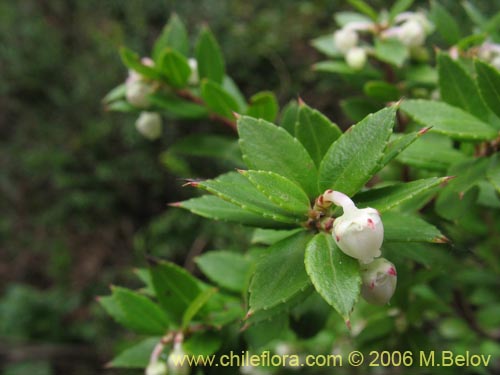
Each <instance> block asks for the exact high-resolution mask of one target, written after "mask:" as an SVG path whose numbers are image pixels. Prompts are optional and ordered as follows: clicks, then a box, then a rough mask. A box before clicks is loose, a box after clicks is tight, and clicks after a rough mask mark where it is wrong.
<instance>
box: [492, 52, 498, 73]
mask: <svg viewBox="0 0 500 375" xmlns="http://www.w3.org/2000/svg"><path fill="white" fill-rule="evenodd" d="M491 65H492V66H493V67H495V68H497V69H498V70H500V55H497V56H495V57H494V58H493V60H491Z"/></svg>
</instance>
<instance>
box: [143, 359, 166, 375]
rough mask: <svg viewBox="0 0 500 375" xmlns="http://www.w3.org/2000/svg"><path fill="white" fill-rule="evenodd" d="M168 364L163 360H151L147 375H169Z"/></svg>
mask: <svg viewBox="0 0 500 375" xmlns="http://www.w3.org/2000/svg"><path fill="white" fill-rule="evenodd" d="M167 373H168V370H167V365H166V364H165V363H164V362H162V361H156V362H151V363H150V364H149V365H148V367H146V371H145V372H144V374H145V375H167Z"/></svg>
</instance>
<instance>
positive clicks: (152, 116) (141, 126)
mask: <svg viewBox="0 0 500 375" xmlns="http://www.w3.org/2000/svg"><path fill="white" fill-rule="evenodd" d="M135 127H136V129H137V131H138V132H139V133H141V134H142V135H143V136H144V137H145V138H147V139H149V140H151V141H154V140H155V139H158V138H159V137H160V136H161V130H162V129H161V128H162V126H161V116H160V115H159V114H158V113H156V112H141V114H140V115H139V118H138V119H137V121H136V122H135Z"/></svg>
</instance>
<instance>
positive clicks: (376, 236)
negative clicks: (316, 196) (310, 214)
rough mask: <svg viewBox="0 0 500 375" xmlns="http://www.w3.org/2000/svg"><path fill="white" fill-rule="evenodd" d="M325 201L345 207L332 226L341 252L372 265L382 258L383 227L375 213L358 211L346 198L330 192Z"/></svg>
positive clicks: (373, 211) (325, 195)
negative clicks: (379, 257)
mask: <svg viewBox="0 0 500 375" xmlns="http://www.w3.org/2000/svg"><path fill="white" fill-rule="evenodd" d="M323 200H324V201H330V202H332V203H334V204H335V205H337V206H342V209H343V210H344V213H343V215H342V216H340V217H338V218H336V219H335V221H334V222H333V229H332V235H333V239H334V240H335V243H336V244H337V246H338V247H339V248H340V250H342V252H344V253H345V254H347V255H349V256H351V257H353V258H356V259H358V260H359V261H360V262H361V263H370V262H371V261H373V259H374V258H376V257H378V256H380V254H381V252H380V247H381V246H382V242H383V241H384V226H383V224H382V219H381V218H380V214H379V212H378V211H377V210H376V209H374V208H370V207H367V208H362V209H359V208H357V207H356V206H355V205H354V203H353V201H352V200H351V199H350V198H349V197H348V196H347V195H345V194H343V193H340V192H338V191H333V190H327V191H326V192H325V193H324V194H323Z"/></svg>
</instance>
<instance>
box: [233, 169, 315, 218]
mask: <svg viewBox="0 0 500 375" xmlns="http://www.w3.org/2000/svg"><path fill="white" fill-rule="evenodd" d="M240 173H241V174H243V176H245V177H246V178H248V180H249V181H250V182H251V183H252V184H253V185H254V186H255V187H256V188H257V190H259V191H260V192H261V193H262V194H264V195H265V196H266V197H267V198H268V199H269V200H270V201H271V202H273V203H274V204H277V205H278V206H279V207H281V208H282V209H284V210H285V211H288V212H290V213H291V214H293V215H294V216H296V217H298V218H302V219H306V217H307V213H308V212H309V210H310V208H311V207H310V203H309V198H308V197H307V194H306V193H305V192H304V190H302V188H301V187H300V186H298V185H297V184H295V182H292V181H290V180H289V179H287V178H285V177H283V176H281V175H279V174H277V173H274V172H269V171H240Z"/></svg>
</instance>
